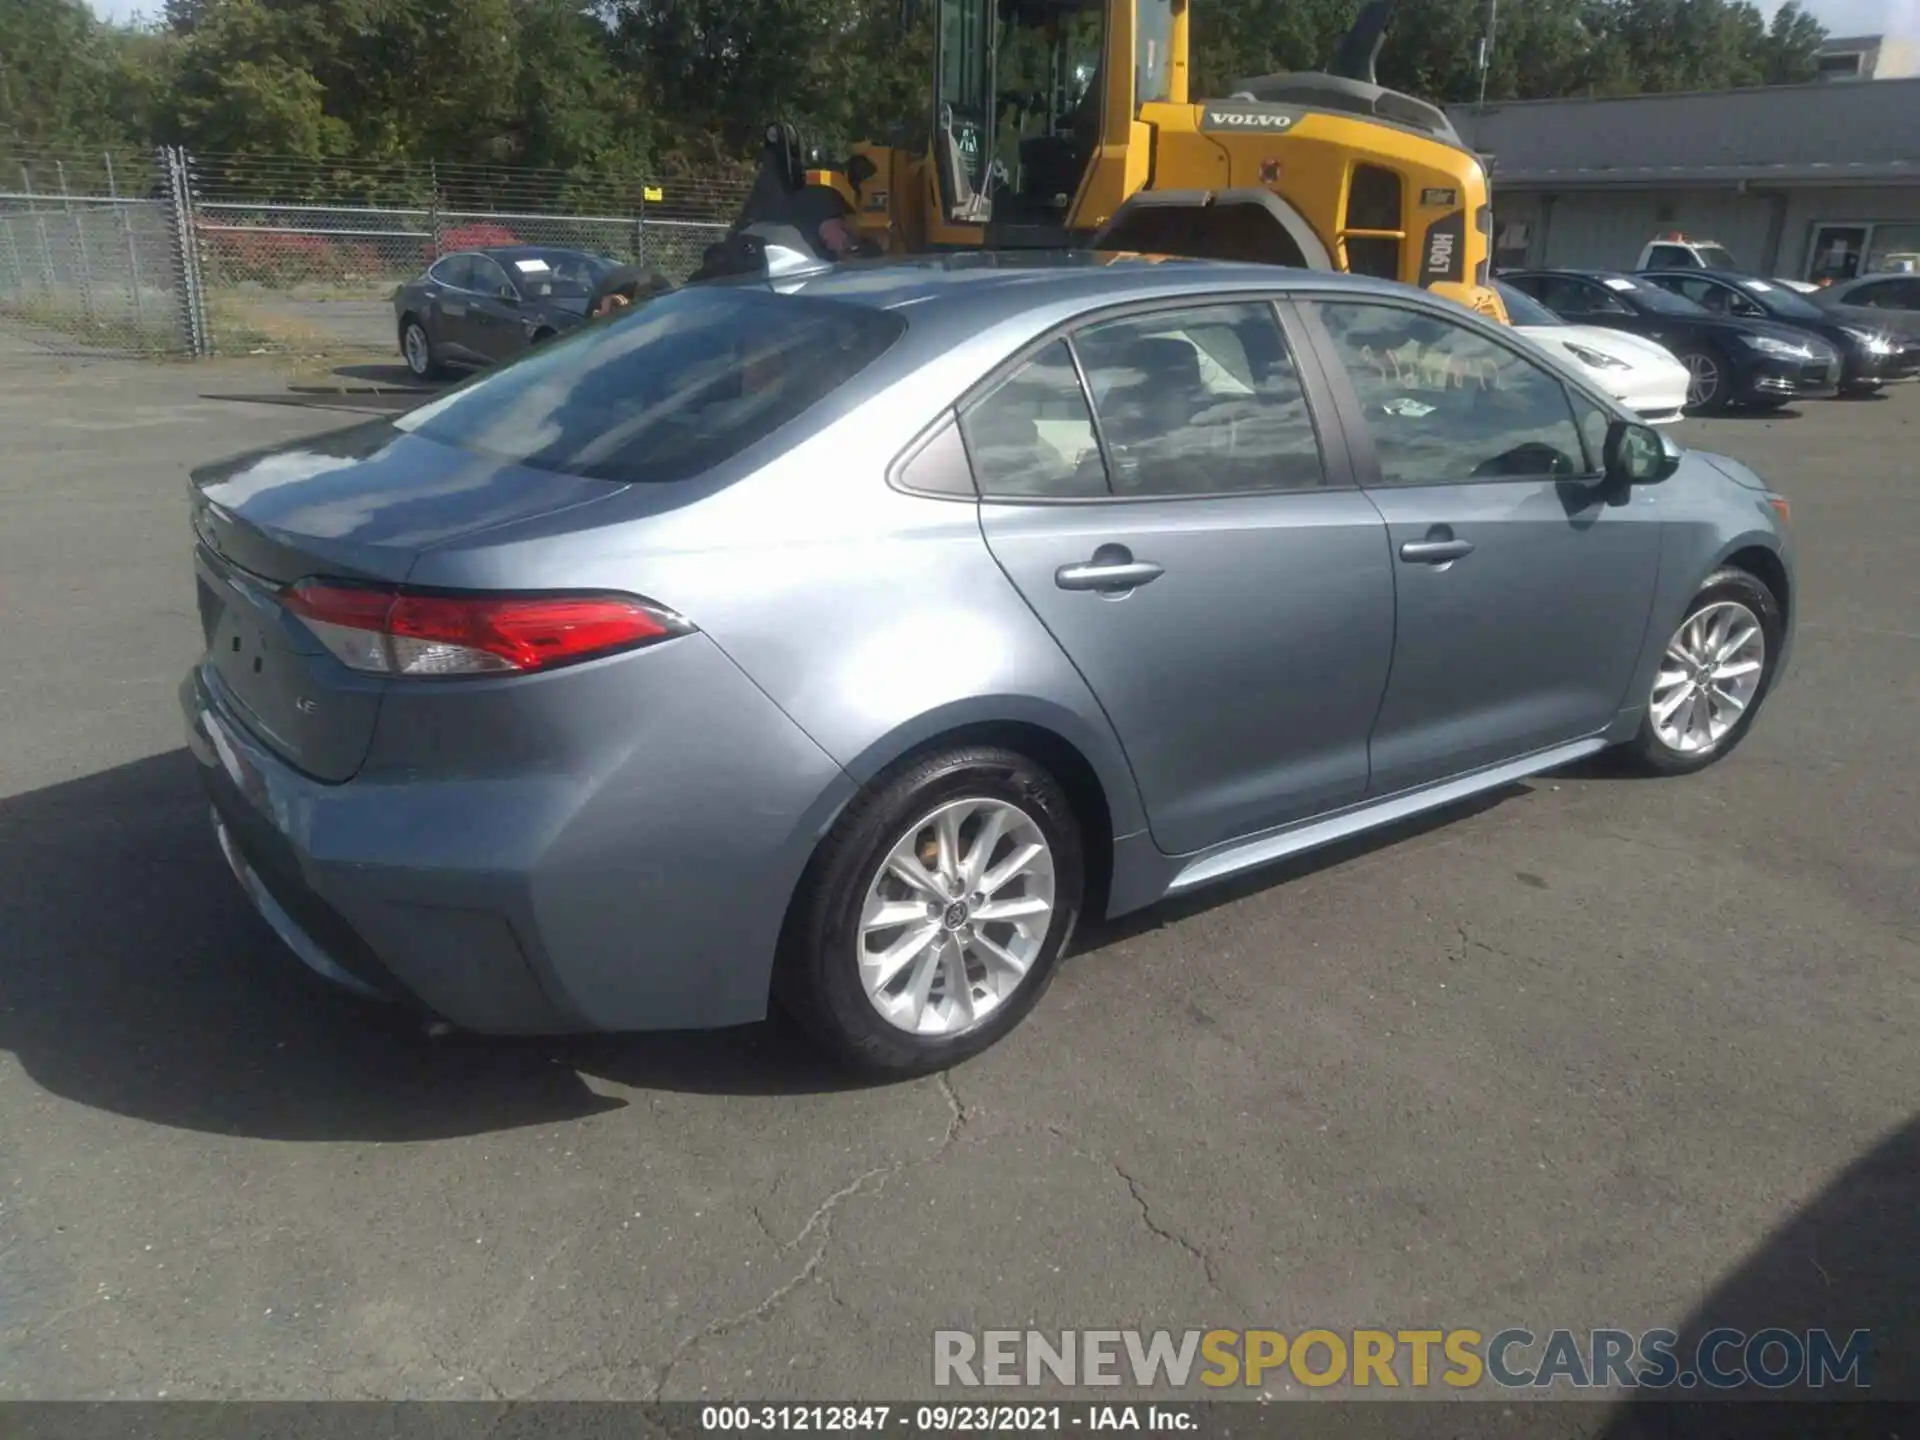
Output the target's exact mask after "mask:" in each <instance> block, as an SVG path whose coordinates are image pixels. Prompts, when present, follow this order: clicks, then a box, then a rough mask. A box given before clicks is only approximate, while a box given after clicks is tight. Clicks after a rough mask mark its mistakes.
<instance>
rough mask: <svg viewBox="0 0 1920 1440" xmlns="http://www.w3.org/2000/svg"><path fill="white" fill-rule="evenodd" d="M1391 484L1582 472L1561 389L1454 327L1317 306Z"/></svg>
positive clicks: (1357, 307)
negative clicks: (1351, 385) (1356, 397)
mask: <svg viewBox="0 0 1920 1440" xmlns="http://www.w3.org/2000/svg"><path fill="white" fill-rule="evenodd" d="M1315 308H1316V309H1317V311H1318V313H1319V316H1320V319H1321V322H1322V323H1323V324H1324V325H1325V326H1326V329H1327V332H1328V334H1329V335H1331V336H1332V338H1333V343H1334V348H1335V350H1336V351H1337V353H1338V354H1339V356H1340V360H1341V363H1342V365H1343V366H1344V367H1345V370H1346V373H1347V378H1348V379H1349V380H1350V381H1351V382H1352V384H1353V388H1354V390H1355V392H1356V393H1357V394H1358V397H1359V400H1360V406H1361V410H1362V413H1363V414H1364V415H1365V417H1366V424H1367V429H1368V431H1369V432H1370V433H1371V434H1372V436H1373V443H1374V449H1375V450H1376V452H1377V453H1378V456H1379V461H1380V476H1381V479H1382V480H1383V481H1384V482H1385V483H1387V484H1389V485H1451V484H1458V483H1460V482H1462V481H1471V480H1507V479H1516V478H1521V477H1532V476H1538V477H1542V478H1545V477H1550V476H1561V475H1567V476H1571V475H1579V474H1584V473H1586V469H1587V465H1586V459H1585V455H1584V451H1583V446H1582V443H1581V435H1580V429H1579V427H1578V426H1577V425H1576V424H1575V421H1574V415H1573V409H1572V406H1571V405H1570V404H1569V402H1568V399H1567V391H1566V387H1565V386H1564V385H1563V384H1562V383H1561V382H1560V380H1559V379H1557V378H1556V377H1555V376H1553V375H1551V374H1549V373H1548V372H1547V371H1546V370H1544V369H1543V368H1541V367H1540V366H1538V365H1536V364H1535V363H1534V362H1533V361H1531V360H1528V359H1526V358H1524V357H1523V356H1521V355H1519V354H1516V353H1515V352H1514V351H1512V350H1509V349H1508V348H1507V347H1506V346H1504V345H1501V344H1498V343H1497V342H1495V341H1493V340H1491V339H1489V338H1488V337H1486V336H1484V335H1481V334H1480V333H1479V332H1477V331H1475V330H1472V329H1469V328H1468V327H1467V326H1465V325H1461V324H1459V323H1457V322H1455V321H1453V320H1450V319H1444V318H1442V317H1441V316H1438V315H1434V314H1430V313H1428V312H1425V311H1416V310H1406V309H1401V308H1399V307H1397V306H1392V305H1378V304H1363V303H1351V302H1332V303H1321V304H1319V305H1317V306H1316V307H1315Z"/></svg>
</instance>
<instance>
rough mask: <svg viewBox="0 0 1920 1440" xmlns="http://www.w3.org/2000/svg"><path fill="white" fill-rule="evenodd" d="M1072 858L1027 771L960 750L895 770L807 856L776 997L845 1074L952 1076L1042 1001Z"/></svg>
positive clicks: (1019, 764)
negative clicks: (938, 1073)
mask: <svg viewBox="0 0 1920 1440" xmlns="http://www.w3.org/2000/svg"><path fill="white" fill-rule="evenodd" d="M949 824H950V825H951V829H950V830H948V832H947V835H946V837H945V838H944V839H943V838H942V836H941V833H940V832H941V830H942V828H943V827H944V826H947V825H949ZM983 845H984V847H985V848H984V850H983V849H982V848H981V847H982V846H983ZM1022 856H1027V857H1028V858H1027V860H1026V861H1025V863H1024V864H1022V863H1020V862H1021V857H1022ZM1083 856H1084V850H1083V845H1082V840H1081V835H1080V827H1079V823H1078V821H1077V820H1076V819H1075V817H1074V814H1073V809H1072V807H1071V805H1070V804H1069V802H1068V800H1067V796H1066V792H1065V791H1064V790H1062V789H1061V787H1060V784H1059V782H1058V781H1056V780H1055V779H1054V778H1053V776H1052V775H1050V774H1049V773H1048V772H1047V771H1046V770H1045V769H1043V768H1042V767H1041V766H1039V765H1038V764H1036V763H1035V762H1034V761H1032V760H1030V759H1028V758H1027V757H1026V756H1024V755H1021V754H1019V753H1017V752H1015V751H1012V750H1006V749H1002V748H1000V747H998V746H978V745H970V746H966V747H963V748H959V749H953V750H948V751H944V752H941V753H938V754H934V755H930V756H927V757H924V758H922V759H918V760H912V761H909V762H906V763H904V764H902V765H901V766H899V767H897V768H896V769H895V770H893V771H892V772H889V773H888V774H885V775H883V776H881V777H880V779H879V780H877V781H876V782H875V783H874V784H873V786H872V787H871V788H870V789H868V790H867V791H866V792H865V793H864V794H862V795H861V796H859V797H858V798H857V799H855V800H854V801H853V802H852V803H851V804H850V805H849V806H848V807H847V809H846V811H845V812H844V813H843V814H842V815H841V817H840V819H839V820H838V822H836V823H835V825H834V827H833V829H832V830H831V831H830V832H829V833H828V835H827V837H826V839H825V840H823V841H822V842H821V845H820V848H819V849H818V850H817V851H816V852H815V855H814V858H813V861H812V863H811V864H810V865H809V866H808V867H807V873H806V875H805V877H804V878H803V879H802V880H801V888H800V893H799V894H798V895H797V896H796V899H795V903H794V908H793V911H792V913H791V915H790V917H789V921H788V925H787V929H786V932H785V935H784V937H783V942H782V954H781V956H780V962H779V964H778V966H777V967H776V971H775V977H774V984H775V995H776V998H777V999H778V1000H779V1001H780V1003H781V1004H782V1005H783V1007H784V1008H786V1009H787V1010H789V1011H790V1012H791V1013H792V1014H793V1015H794V1016H795V1018H796V1019H798V1020H799V1021H800V1022H801V1024H802V1025H803V1026H804V1027H805V1028H806V1029H807V1030H808V1031H809V1032H810V1033H811V1034H812V1035H813V1036H814V1038H815V1039H816V1040H818V1041H819V1042H820V1043H821V1044H822V1045H823V1046H824V1047H825V1048H826V1049H827V1050H829V1051H830V1052H831V1053H832V1054H833V1055H834V1057H835V1058H836V1059H837V1060H838V1061H839V1062H840V1063H841V1064H843V1065H845V1066H847V1067H848V1068H850V1069H854V1070H858V1071H863V1072H866V1073H868V1074H874V1075H882V1076H891V1077H905V1076H910V1075H921V1074H926V1073H928V1072H931V1071H936V1070H944V1069H946V1068H947V1067H948V1066H951V1065H955V1064H958V1063H959V1062H960V1061H962V1060H965V1059H968V1058H969V1057H971V1056H974V1055H977V1054H979V1053H980V1052H981V1051H983V1050H985V1049H987V1048H988V1047H990V1046H992V1045H993V1044H995V1043H996V1042H997V1041H999V1040H1000V1039H1001V1038H1002V1037H1003V1036H1005V1035H1006V1034H1007V1033H1008V1032H1009V1031H1010V1030H1012V1029H1013V1028H1014V1027H1015V1026H1016V1025H1018V1024H1019V1023H1020V1022H1021V1021H1022V1020H1023V1019H1025V1018H1026V1015H1027V1013H1028V1012H1029V1011H1031V1010H1032V1009H1033V1007H1034V1006H1035V1005H1036V1004H1038V1003H1039V1000H1040V997H1041V996H1042V995H1044V994H1045V993H1046V990H1047V986H1048V985H1049V984H1050V983H1051V982H1052V979H1053V973H1054V969H1055V967H1056V965H1057V964H1058V963H1059V959H1060V954H1061V951H1062V950H1063V949H1065V947H1066V944H1067V941H1068V940H1069V938H1071V936H1072V934H1073V929H1074V925H1075V924H1076V922H1077V921H1078V919H1079V915H1080V906H1081V899H1082V894H1083V891H1084V886H1085V861H1084V858H1083ZM916 862H917V864H918V865H919V867H920V868H919V869H918V870H915V868H914V866H915V864H916ZM983 896H984V897H985V898H984V899H983V898H982V897H983ZM1003 912H1004V913H1005V914H1006V915H1007V916H1008V917H1009V918H1001V916H1002V914H1003ZM916 942H919V943H917V944H916ZM962 977H964V978H962Z"/></svg>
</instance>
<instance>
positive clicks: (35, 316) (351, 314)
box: [0, 149, 747, 355]
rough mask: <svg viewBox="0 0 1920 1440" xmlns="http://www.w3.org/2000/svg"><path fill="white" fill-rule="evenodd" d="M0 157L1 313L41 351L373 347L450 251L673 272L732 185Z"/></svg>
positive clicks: (713, 228)
mask: <svg viewBox="0 0 1920 1440" xmlns="http://www.w3.org/2000/svg"><path fill="white" fill-rule="evenodd" d="M0 166H4V167H6V168H5V169H4V170H0V317H11V319H12V320H13V321H14V322H15V325H14V326H13V328H14V329H16V330H18V331H20V332H21V333H22V334H25V335H27V336H28V337H29V338H31V339H33V340H35V341H37V342H38V343H39V344H40V345H42V346H46V345H52V346H54V347H56V348H61V347H65V346H69V345H74V346H82V347H86V348H100V347H109V348H113V349H120V350H134V351H145V352H180V353H189V354H200V355H204V354H233V353H247V352H257V351H300V352H307V353H331V352H336V351H365V350H372V351H391V350H392V349H393V348H394V343H395V337H394V319H393V311H392V305H391V296H392V294H393V291H394V288H395V286H397V285H399V284H401V283H403V282H405V281H407V280H410V279H412V278H413V277H415V276H416V275H418V274H420V272H421V271H423V270H424V269H425V268H426V267H427V266H428V265H430V264H432V263H433V261H434V260H435V259H437V258H438V257H440V256H441V255H445V254H448V253H451V252H454V251H459V250H477V249H485V248H489V247H493V246H504V245H548V246H557V247H564V248H568V249H578V250H585V251H588V252H591V253H594V254H599V255H605V256H609V257H612V258H613V259H616V260H620V261H640V262H643V263H647V264H651V265H655V266H658V267H659V268H660V269H661V270H663V271H665V272H666V273H667V274H668V275H669V276H671V277H673V278H674V279H683V278H685V276H686V275H688V274H689V273H690V272H691V271H692V270H693V269H694V268H695V267H696V266H697V265H698V264H699V262H700V259H701V256H702V255H703V253H704V252H705V250H706V247H707V246H709V245H711V244H712V243H713V242H714V241H715V240H717V239H719V238H721V236H723V235H724V234H725V233H726V229H727V226H728V224H729V223H730V222H731V220H732V217H733V215H734V214H735V213H736V212H737V210H738V209H739V207H740V204H741V202H742V201H743V200H744V198H745V196H746V189H747V187H746V184H745V182H744V180H742V179H741V178H739V177H737V176H715V177H707V178H684V179H681V180H678V181H645V180H627V179H624V178H620V177H611V176H595V175H577V174H571V173H566V172H558V171H540V170H520V169H511V168H506V167H490V166H464V165H448V166H440V165H433V164H424V165H422V164H411V163H393V164H368V163H362V162H339V163H325V162H314V161H309V160H299V159H290V158H281V157H272V156H265V157H262V156H237V155H210V154H188V153H186V152H184V151H176V150H165V151H161V152H158V153H157V154H154V155H145V156H139V155H135V156H113V155H104V154H102V155H91V156H88V155H78V154H55V153H52V152H33V153H26V152H21V151H16V150H11V149H0ZM15 174H18V176H19V188H18V189H17V190H15V189H11V188H7V183H6V182H8V181H9V180H10V179H11V177H12V176H13V175H15Z"/></svg>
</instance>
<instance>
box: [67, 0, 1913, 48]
mask: <svg viewBox="0 0 1920 1440" xmlns="http://www.w3.org/2000/svg"><path fill="white" fill-rule="evenodd" d="M88 3H89V4H91V5H92V6H93V9H94V13H95V14H97V15H99V16H100V17H101V18H103V19H107V20H125V19H127V18H129V17H130V16H132V15H134V14H136V13H142V12H145V13H154V12H157V11H158V10H159V9H160V0H88ZM1804 3H1805V5H1806V8H1807V9H1808V10H1809V11H1811V12H1812V14H1813V16H1814V18H1815V19H1816V20H1818V21H1819V22H1820V23H1821V24H1822V25H1825V26H1826V27H1827V31H1828V33H1829V34H1833V35H1902V36H1906V37H1908V38H1910V39H1916V40H1920V0H1804ZM1760 8H1761V9H1762V10H1764V11H1766V12H1767V13H1768V14H1769V15H1771V14H1772V13H1773V12H1774V11H1775V10H1777V9H1778V8H1779V4H1778V0H1760Z"/></svg>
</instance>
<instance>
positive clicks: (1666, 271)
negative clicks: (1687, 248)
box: [1640, 265, 1787, 290]
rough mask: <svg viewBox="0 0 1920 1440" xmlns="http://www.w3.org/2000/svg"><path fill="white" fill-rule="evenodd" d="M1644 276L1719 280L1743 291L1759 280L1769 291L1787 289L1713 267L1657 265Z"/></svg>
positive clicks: (1767, 280)
mask: <svg viewBox="0 0 1920 1440" xmlns="http://www.w3.org/2000/svg"><path fill="white" fill-rule="evenodd" d="M1640 273H1641V274H1643V275H1677V276H1679V277H1680V278H1682V279H1694V278H1699V279H1706V280H1718V281H1721V282H1722V283H1724V284H1727V285H1738V286H1741V287H1742V288H1743V289H1744V288H1745V286H1746V283H1747V282H1748V281H1749V280H1758V281H1759V282H1760V283H1761V284H1762V285H1764V286H1766V287H1767V289H1769V290H1784V289H1786V288H1787V287H1786V286H1784V285H1781V284H1779V283H1778V282H1776V281H1774V280H1773V279H1772V278H1771V277H1769V276H1766V275H1750V274H1748V273H1747V272H1746V271H1745V270H1717V269H1715V268H1714V267H1713V266H1711V265H1695V266H1688V267H1682V266H1677V265H1655V266H1651V267H1650V268H1648V269H1646V270H1643V271H1641V272H1640Z"/></svg>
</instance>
